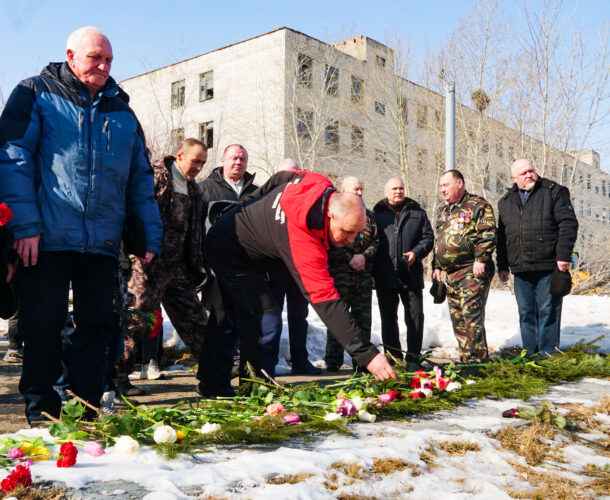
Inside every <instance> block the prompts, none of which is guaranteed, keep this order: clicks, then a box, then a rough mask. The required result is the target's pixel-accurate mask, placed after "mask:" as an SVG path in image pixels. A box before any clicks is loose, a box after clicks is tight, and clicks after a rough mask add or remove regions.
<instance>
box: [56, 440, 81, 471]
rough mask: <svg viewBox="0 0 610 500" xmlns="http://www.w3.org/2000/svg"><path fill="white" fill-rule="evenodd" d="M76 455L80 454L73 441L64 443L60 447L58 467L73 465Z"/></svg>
mask: <svg viewBox="0 0 610 500" xmlns="http://www.w3.org/2000/svg"><path fill="white" fill-rule="evenodd" d="M76 455H78V450H77V449H76V446H74V445H73V444H72V442H71V441H68V442H66V443H64V444H62V445H61V447H60V448H59V458H58V459H57V467H72V466H73V465H74V464H75V463H76Z"/></svg>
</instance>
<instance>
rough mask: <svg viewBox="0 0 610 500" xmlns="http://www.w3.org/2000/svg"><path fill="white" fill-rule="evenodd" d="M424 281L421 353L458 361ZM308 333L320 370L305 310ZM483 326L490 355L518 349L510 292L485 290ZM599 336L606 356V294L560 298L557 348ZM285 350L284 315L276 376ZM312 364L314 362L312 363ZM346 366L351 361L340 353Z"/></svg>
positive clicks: (173, 340)
mask: <svg viewBox="0 0 610 500" xmlns="http://www.w3.org/2000/svg"><path fill="white" fill-rule="evenodd" d="M429 289H430V283H426V287H425V289H424V315H425V320H424V344H423V349H424V350H427V349H433V351H434V352H433V353H434V356H437V357H441V358H454V359H457V358H459V355H458V351H457V347H458V344H457V341H456V340H455V337H454V335H453V329H452V327H451V319H450V317H449V307H448V305H447V301H445V302H444V303H443V304H434V302H433V300H432V296H431V295H430V294H429V293H428V290H429ZM372 312H373V325H372V332H373V333H372V339H371V340H372V342H373V343H374V344H375V345H379V344H380V343H381V319H380V318H379V308H378V306H377V296H376V295H375V294H373V311H372ZM398 321H399V327H400V335H401V339H402V346H403V349H405V350H406V334H407V330H406V327H405V324H404V321H403V312H402V305H400V306H399V311H398ZM308 322H309V333H308V335H307V350H308V352H309V359H310V361H313V362H314V364H317V365H319V366H321V367H323V366H324V363H323V361H320V360H323V359H324V352H325V347H326V327H325V326H324V323H322V320H320V318H319V317H318V315H317V314H316V312H315V311H314V310H313V309H312V308H311V307H310V308H309V317H308ZM163 327H164V334H165V339H166V343H167V344H169V345H174V346H184V344H182V341H181V340H180V338H179V337H178V335H177V333H176V332H175V330H174V328H173V326H172V324H171V323H170V322H169V320H167V319H166V321H165V322H164V324H163ZM485 328H486V331H487V343H488V344H489V347H490V348H491V349H492V350H493V351H497V350H499V349H502V348H504V347H510V346H515V345H521V335H520V333H519V313H518V312H517V302H516V300H515V296H514V295H513V294H512V293H511V292H510V291H500V290H491V291H490V293H489V299H488V300H487V308H486V319H485ZM600 335H601V336H604V338H603V339H602V340H600V341H599V343H598V345H599V346H600V351H601V352H605V353H607V352H610V296H595V295H593V296H584V295H568V296H567V297H565V298H564V300H563V314H562V329H561V344H560V348H561V349H564V348H568V347H570V346H573V345H574V344H575V343H576V342H578V341H579V340H581V339H587V340H593V339H594V338H596V337H599V336H600ZM289 359H290V349H289V343H288V322H287V318H286V314H285V313H284V329H283V331H282V339H281V342H280V361H279V363H278V366H277V369H276V373H277V374H278V375H283V374H286V373H289V372H290V364H289V363H288V361H287V360H289ZM316 360H317V362H316ZM345 362H346V364H348V365H350V366H351V360H350V358H349V356H348V355H347V354H346V356H345Z"/></svg>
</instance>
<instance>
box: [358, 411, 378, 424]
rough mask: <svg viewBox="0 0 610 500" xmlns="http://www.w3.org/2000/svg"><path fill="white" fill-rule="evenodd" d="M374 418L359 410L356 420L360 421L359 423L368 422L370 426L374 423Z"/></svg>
mask: <svg viewBox="0 0 610 500" xmlns="http://www.w3.org/2000/svg"><path fill="white" fill-rule="evenodd" d="M376 418H377V415H373V414H371V413H369V412H368V411H366V410H360V411H359V412H358V420H360V421H361V422H369V423H371V424H372V423H373V422H375V419H376Z"/></svg>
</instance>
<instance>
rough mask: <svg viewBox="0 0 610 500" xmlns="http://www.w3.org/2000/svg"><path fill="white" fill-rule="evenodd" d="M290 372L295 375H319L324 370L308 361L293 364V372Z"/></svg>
mask: <svg viewBox="0 0 610 500" xmlns="http://www.w3.org/2000/svg"><path fill="white" fill-rule="evenodd" d="M290 372H291V373H292V374H293V375H319V374H320V373H322V370H321V369H320V368H318V367H317V366H314V365H312V364H311V363H310V361H309V360H308V359H306V360H305V361H301V362H299V363H292V370H290Z"/></svg>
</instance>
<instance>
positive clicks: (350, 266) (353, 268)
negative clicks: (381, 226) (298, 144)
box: [324, 177, 379, 371]
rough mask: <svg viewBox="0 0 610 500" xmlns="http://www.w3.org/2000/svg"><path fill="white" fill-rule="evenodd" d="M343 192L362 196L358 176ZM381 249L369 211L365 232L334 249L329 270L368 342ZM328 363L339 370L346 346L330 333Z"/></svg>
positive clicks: (343, 187) (327, 337)
mask: <svg viewBox="0 0 610 500" xmlns="http://www.w3.org/2000/svg"><path fill="white" fill-rule="evenodd" d="M341 191H342V192H344V193H353V194H356V195H358V196H360V197H362V183H361V182H360V180H359V179H358V178H357V177H346V178H345V179H344V180H343V184H342V186H341ZM377 248H379V236H378V235H377V226H376V224H375V219H374V218H373V214H372V212H371V211H370V210H367V211H366V225H365V226H364V230H363V231H362V232H361V233H359V234H358V236H356V239H355V240H354V242H353V243H351V244H348V245H345V246H343V247H341V248H338V247H331V249H330V251H329V252H328V271H329V272H330V275H331V276H332V278H333V280H334V281H335V287H336V288H337V291H338V292H339V296H340V297H341V298H342V299H343V301H344V302H345V304H346V305H347V307H348V308H349V310H350V311H351V313H352V316H353V317H354V319H355V320H356V323H357V324H358V326H359V327H360V328H361V329H362V331H363V332H364V334H365V335H366V336H367V340H370V339H371V302H372V297H373V279H372V271H373V261H374V260H375V255H376V254H377ZM324 360H325V361H326V367H327V369H328V370H329V371H338V370H339V369H340V368H341V365H342V364H343V347H342V346H341V344H339V342H337V340H336V339H335V336H334V335H333V334H332V332H330V330H327V331H326V355H325V357H324ZM356 367H357V365H356V364H355V363H354V368H356Z"/></svg>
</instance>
